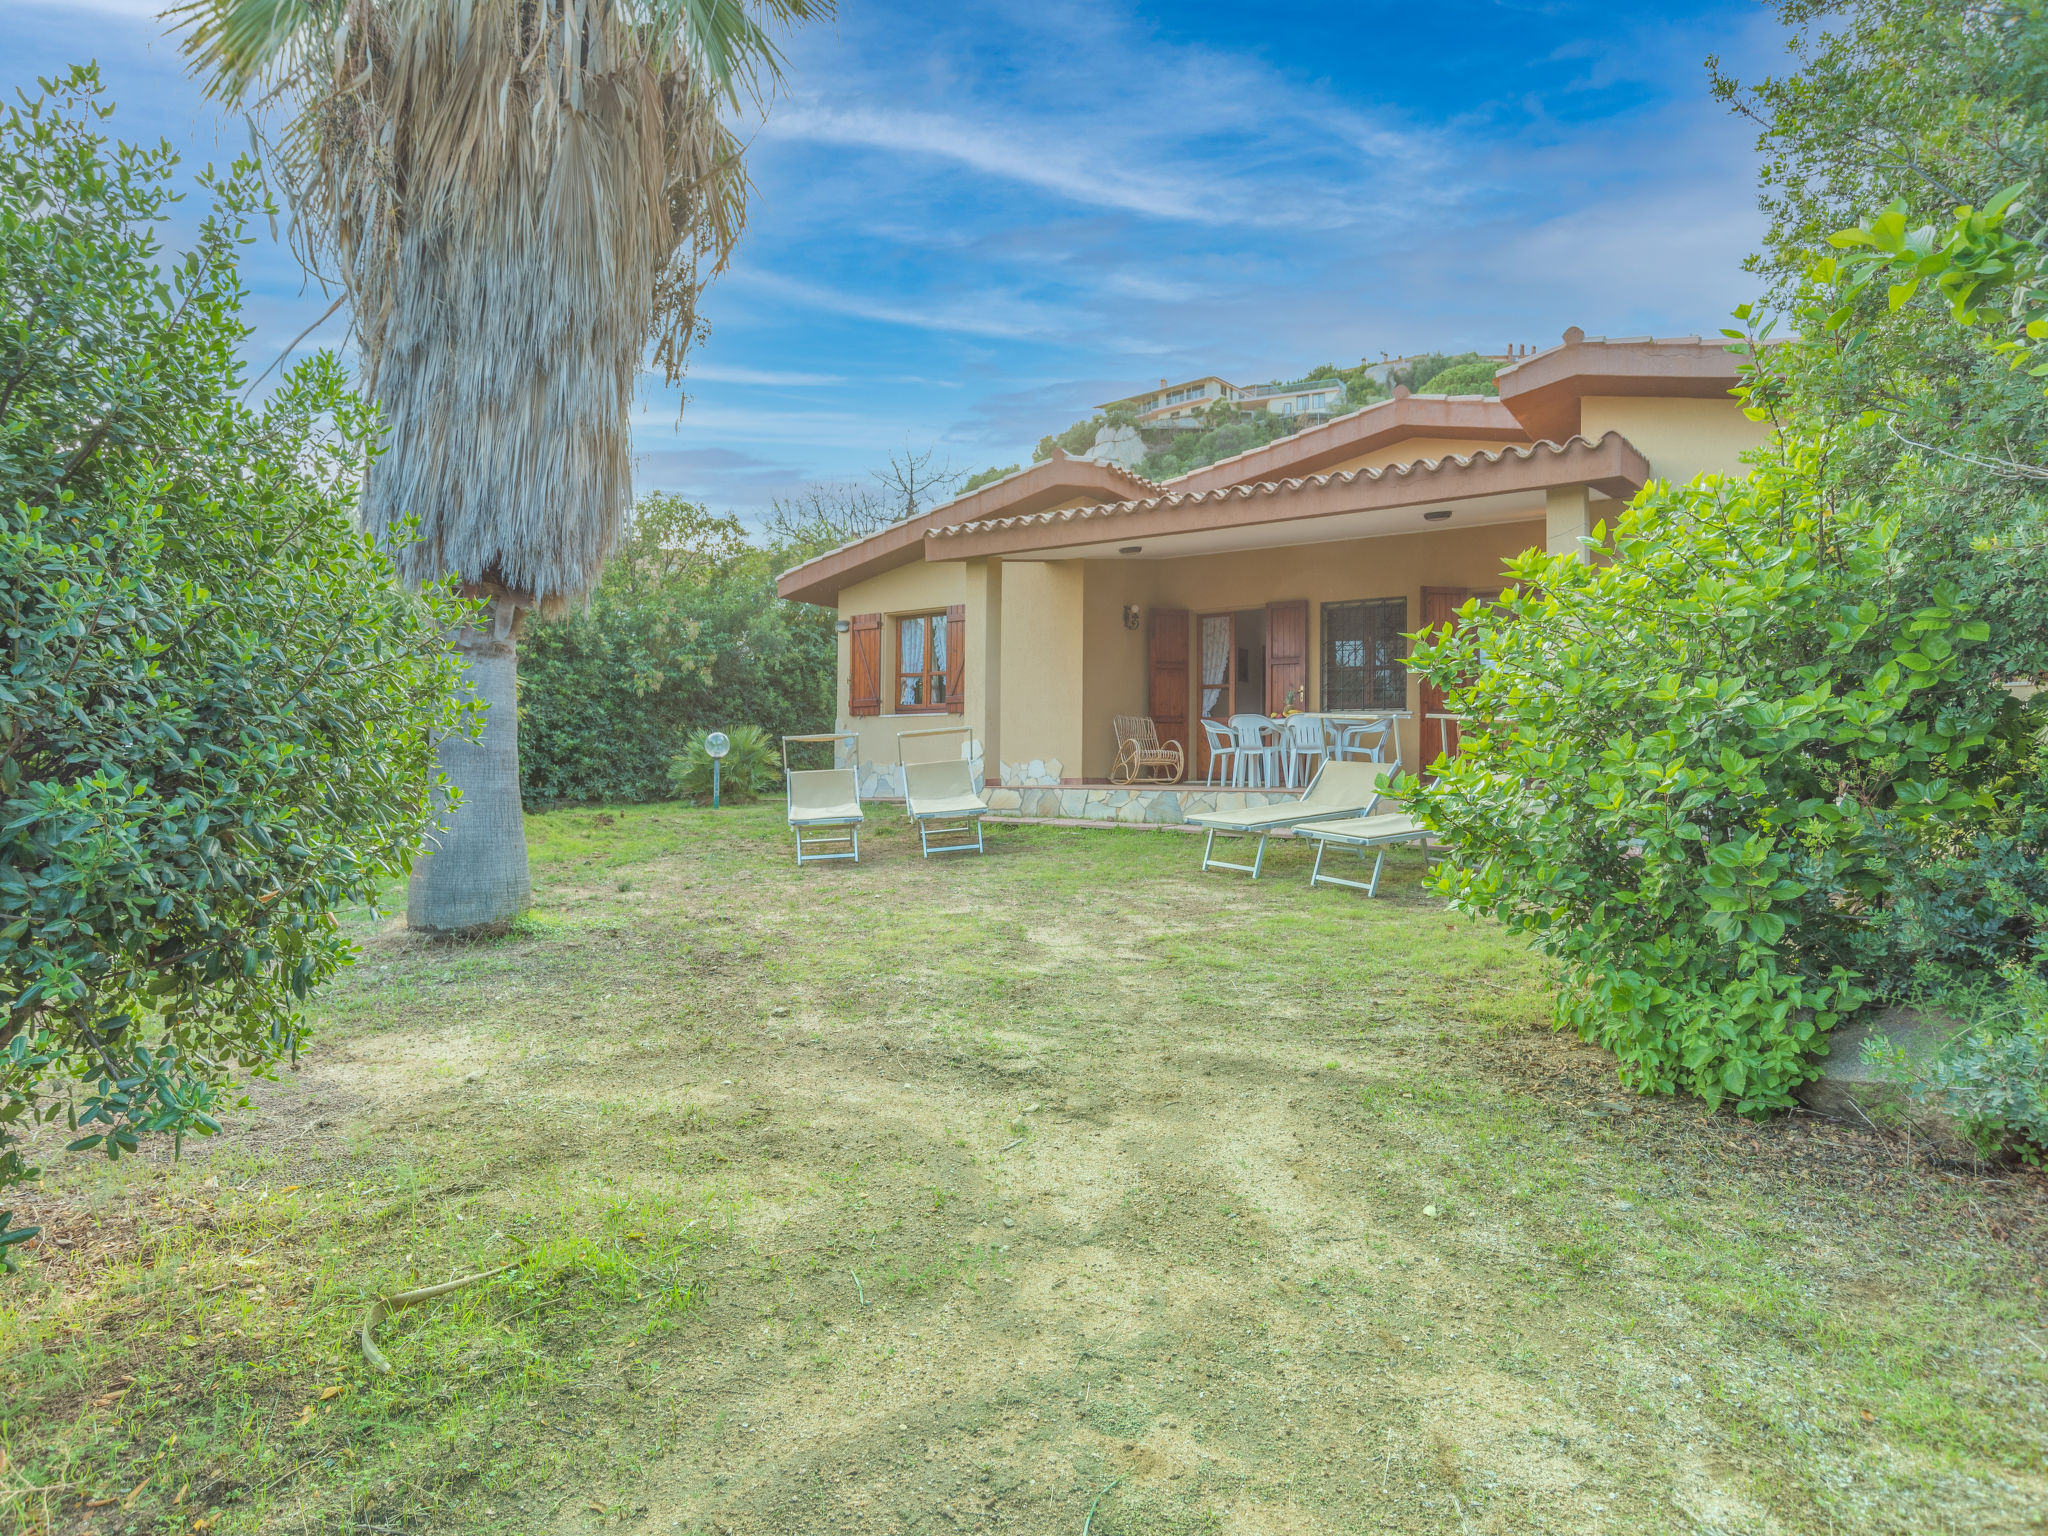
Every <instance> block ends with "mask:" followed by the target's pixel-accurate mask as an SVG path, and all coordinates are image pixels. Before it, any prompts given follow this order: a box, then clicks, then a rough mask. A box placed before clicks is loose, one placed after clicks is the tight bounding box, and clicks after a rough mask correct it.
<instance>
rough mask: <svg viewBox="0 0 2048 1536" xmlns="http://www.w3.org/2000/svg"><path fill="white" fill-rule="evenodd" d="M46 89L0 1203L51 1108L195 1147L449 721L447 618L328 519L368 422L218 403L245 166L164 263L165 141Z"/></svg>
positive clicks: (309, 365) (11, 360) (295, 1002)
mask: <svg viewBox="0 0 2048 1536" xmlns="http://www.w3.org/2000/svg"><path fill="white" fill-rule="evenodd" d="M45 89H46V91H47V92H49V94H47V95H45V96H44V97H43V98H40V99H38V100H36V101H34V102H32V103H29V104H27V105H26V106H24V107H22V108H19V109H17V110H15V111H12V112H10V113H9V114H7V116H6V117H5V119H4V120H0V291H4V295H5V298H4V310H5V314H6V317H7V318H6V320H5V322H4V323H0V629H4V633H5V644H6V667H5V670H4V673H0V809H4V817H0V1001H4V1004H5V1013H4V1015H0V1187H4V1186H6V1185H8V1184H12V1183H15V1182H18V1181H19V1180H21V1179H23V1178H25V1177H30V1176H32V1174H33V1170H31V1169H28V1168H26V1167H25V1166H24V1164H23V1160H22V1158H21V1156H20V1147H19V1137H18V1133H19V1131H20V1130H21V1128H22V1127H23V1126H24V1125H25V1124H31V1123H36V1122H47V1121H49V1120H51V1119H53V1118H55V1117H57V1116H58V1115H60V1114H64V1113H69V1114H71V1115H72V1116H74V1117H75V1125H76V1129H77V1131H78V1132H79V1135H78V1138H77V1139H76V1140H75V1141H74V1142H73V1143H72V1145H73V1146H74V1147H75V1148H93V1147H97V1148H101V1149H103V1150H104V1151H105V1152H106V1154H107V1155H109V1156H116V1155H118V1154H119V1153H121V1152H123V1151H133V1150H135V1149H136V1147H137V1146H138V1145H139V1142H140V1138H141V1137H143V1136H145V1135H149V1134H155V1133H162V1134H168V1135H170V1136H172V1137H174V1138H182V1137H183V1136H185V1135H187V1134H192V1133H195V1132H197V1133H202V1134H203V1133H207V1132H211V1131H212V1130H214V1129H216V1128H217V1120H216V1118H215V1117H216V1114H217V1112H218V1106H219V1103H220V1096H221V1095H222V1093H223V1092H225V1091H229V1090H230V1085H231V1083H232V1081H233V1079H234V1076H235V1074H236V1073H237V1072H242V1073H253V1072H261V1071H263V1070H265V1069H266V1068H267V1067H268V1066H269V1065H270V1064H271V1063H274V1062H275V1061H277V1060H278V1059H279V1058H280V1057H281V1056H283V1055H285V1054H287V1053H288V1052H290V1051H291V1050H292V1049H293V1047H294V1045H295V1043H296V1038H297V1035H296V1031H297V1024H296V1022H295V1020H296V1015H297V1010H298V1006H299V1003H300V1000H301V999H303V998H304V997H305V995H306V994H307V992H308V991H310V990H311V989H312V988H313V987H315V986H317V985H319V983H320V982H321V981H323V980H324V979H326V978H327V977H328V976H330V975H332V974H333V973H334V972H335V970H336V969H337V968H338V967H340V966H342V965H343V964H345V963H347V960H348V958H349V946H348V944H347V942H346V940H345V939H344V938H343V937H342V936H341V934H340V933H339V932H338V931H337V928H336V924H335V920H334V915H333V914H334V912H335V909H336V908H337V907H339V906H341V905H343V904H345V903H353V902H359V901H364V900H367V899H371V898H373V897H374V896H375V895H376V893H377V892H378V890H379V889H380V888H381V887H382V886H383V885H384V884H385V883H386V882H387V881H389V880H391V879H392V878H393V877H395V876H396V875H397V874H399V873H400V872H401V871H402V870H403V869H404V868H405V866H406V864H407V862H408V860H409V858H410V856H411V850H412V849H413V848H414V847H415V846H416V845H417V844H418V842H419V840H420V837H421V835H422V834H423V833H424V832H425V830H426V829H427V827H428V826H429V790H430V783H431V781H432V777H433V773H434V752H433V743H434V741H435V739H436V737H437V736H438V735H439V734H440V733H442V732H444V731H446V730H448V729H451V728H455V727H457V726H458V725H459V724H460V723H461V722H462V713H461V711H459V710H458V709H457V707H456V706H455V704H454V703H453V699H454V686H455V683H456V680H457V677H458V672H457V669H456V667H455V665H454V662H453V661H452V659H451V657H450V655H449V653H448V652H447V650H446V648H445V646H444V645H443V644H442V641H441V639H440V635H441V631H442V627H443V625H444V624H446V623H448V622H450V621H451V620H452V619H453V618H454V617H455V616H456V613H457V609H456V608H455V606H454V605H453V604H452V603H450V602H449V601H447V600H446V599H444V598H443V597H441V596H439V595H435V594H429V595H428V596H427V597H425V598H421V597H415V596H411V595H408V594H407V593H406V592H405V591H404V590H402V589H401V588H400V587H399V586H398V584H397V583H396V582H394V581H393V580H392V577H391V570H390V567H389V565H388V564H387V562H386V561H385V559H384V558H383V556H382V555H380V554H379V553H378V552H377V551H376V550H375V549H374V548H373V547H372V546H371V545H370V544H369V543H368V542H367V541H366V540H365V538H364V537H363V536H362V535H361V534H360V533H358V532H357V530H356V528H355V526H354V524H353V522H352V521H351V517H350V511H351V507H352V505H353V498H354V495H355V487H356V485H357V484H358V482H359V481H360V478H361V473H362V467H363V463H364V458H365V454H366V451H367V447H368V444H369V442H370V438H371V433H372V429H373V421H372V418H371V416H370V414H369V411H368V409H367V408H366V407H365V406H364V405H363V404H362V402H361V401H360V400H359V399H358V398H357V396H356V395H355V394H354V393H353V391H351V390H350V389H349V387H348V384H347V381H346V379H345V378H344V377H343V375H342V373H341V370H340V368H339V366H338V365H337V364H336V363H335V361H334V360H333V358H332V357H329V356H325V355H323V356H320V357H316V358H314V359H312V360H311V361H309V362H306V363H304V364H302V365H300V366H299V367H298V368H297V369H295V370H294V371H292V372H291V373H290V374H289V375H288V376H287V377H286V378H285V379H284V380H283V382H282V383H281V385H280V386H279V387H278V389H277V390H276V392H275V393H274V394H273V395H272V396H271V398H270V400H269V401H268V403H267V404H265V405H263V406H261V407H260V408H256V407H251V406H248V405H245V404H243V403H241V396H242V394H243V390H244V379H243V376H242V370H241V367H240V365H239V364H238V362H237V361H236V349H237V347H238V346H239V344H240V343H241V341H242V340H243V338H244V336H245V335H246V334H247V327H245V326H244V325H243V324H242V322H241V320H240V318H239V310H240V303H241V299H242V289H241V287H240V283H239V281H238V279H237V277H236V273H235V250H236V246H237V245H238V244H239V243H240V242H241V240H242V233H241V232H242V228H243V225H244V221H245V219H246V218H247V216H248V215H249V214H250V213H251V212H252V211H253V210H255V209H256V208H257V207H258V206H259V198H258V192H257V188H258V184H257V181H256V179H255V174H254V169H253V167H252V166H250V165H248V164H247V163H243V164H239V165H237V166H236V167H235V169H234V170H233V171H232V172H231V173H229V174H228V175H227V176H226V177H224V178H219V179H217V180H216V179H211V178H209V179H208V180H206V181H205V182H204V185H206V186H207V187H208V189H209V191H210V193H211V196H212V210H211V212H210V213H209V214H208V215H207V217H206V218H205V219H204V220H203V222H202V223H201V225H200V228H199V232H198V238H197V244H196V247H195V249H194V250H192V251H191V252H190V253H189V254H186V255H184V256H182V257H180V258H178V259H176V260H174V261H171V262H168V263H162V262H161V253H160V250H159V247H158V244H157V239H156V233H155V231H156V228H157V226H158V225H159V224H160V223H161V222H162V221H163V219H164V217H165V215H166V213H167V212H168V205H169V204H170V202H171V201H172V199H173V196H174V194H173V191H172V186H171V178H172V176H173V173H174V169H175V166H176V159H175V157H174V156H173V155H172V153H171V152H170V150H169V148H168V146H163V147H160V148H157V149H139V148H135V147H133V146H129V145H125V144H119V143H114V142H109V141H108V140H107V139H105V138H103V137H102V136H100V135H99V134H98V133H97V132H96V131H95V127H94V124H95V123H96V122H97V121H98V120H99V119H101V118H103V117H104V116H105V115H106V113H107V111H108V110H109V109H106V108H104V107H102V106H101V105H100V102H99V85H98V81H97V79H96V77H95V76H94V74H93V73H92V71H90V70H78V71H74V72H73V74H72V75H71V76H70V77H69V78H68V79H66V80H65V81H63V82H61V83H50V84H46V87H45ZM4 1251H5V1248H4V1243H0V1252H4Z"/></svg>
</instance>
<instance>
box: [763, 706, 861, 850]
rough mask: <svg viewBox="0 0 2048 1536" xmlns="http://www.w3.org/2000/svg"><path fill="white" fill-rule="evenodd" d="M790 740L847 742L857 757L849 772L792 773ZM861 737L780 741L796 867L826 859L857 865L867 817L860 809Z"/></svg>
mask: <svg viewBox="0 0 2048 1536" xmlns="http://www.w3.org/2000/svg"><path fill="white" fill-rule="evenodd" d="M793 741H829V742H833V743H835V744H836V743H838V742H842V741H851V742H852V743H853V744H854V752H855V755H856V761H855V765H854V766H853V767H851V768H808V769H793V768H791V767H790V766H789V744H790V743H791V742H793ZM859 751H860V738H859V737H858V736H856V735H855V734H854V733H853V732H852V731H836V732H828V733H826V734H825V735H822V736H785V737H783V738H782V781H783V783H784V785H785V786H787V794H788V800H789V829H790V831H792V832H794V833H795V834H796V861H797V864H798V865H799V866H801V865H804V864H816V863H820V862H822V861H824V860H826V859H852V860H853V861H854V862H855V863H859V862H860V828H861V823H862V822H863V821H864V820H866V818H865V817H864V816H863V815H862V814H861V809H860V769H859V762H858V754H859ZM842 844H843V845H844V851H842V852H839V853H813V852H812V851H811V850H812V849H814V848H832V847H838V846H840V845H842Z"/></svg>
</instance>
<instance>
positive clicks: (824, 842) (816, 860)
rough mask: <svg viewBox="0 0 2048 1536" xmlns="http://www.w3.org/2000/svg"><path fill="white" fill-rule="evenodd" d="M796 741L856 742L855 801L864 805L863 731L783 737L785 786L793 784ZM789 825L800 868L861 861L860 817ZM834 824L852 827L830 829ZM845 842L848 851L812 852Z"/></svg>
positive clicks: (854, 757)
mask: <svg viewBox="0 0 2048 1536" xmlns="http://www.w3.org/2000/svg"><path fill="white" fill-rule="evenodd" d="M792 741H829V742H833V743H835V744H836V743H838V742H842V741H850V742H852V743H853V803H854V804H855V805H859V804H860V733H859V732H858V731H825V732H822V733H820V734H818V735H815V736H785V737H783V738H782V782H783V783H784V784H785V785H787V784H788V783H789V744H790V743H791V742H792ZM837 755H838V754H837V753H836V752H835V753H834V756H835V757H836V756H837ZM787 793H788V792H787V790H785V791H784V795H785V799H786V798H787ZM789 827H790V830H791V831H792V832H794V833H796V862H797V867H798V868H799V869H801V868H802V867H803V866H804V865H806V864H823V863H826V862H828V861H830V860H832V859H851V860H853V862H854V863H856V864H858V863H859V862H860V828H861V824H860V822H859V821H857V820H852V819H841V820H837V821H818V822H812V823H811V824H810V825H809V826H799V825H798V824H797V823H796V822H794V821H792V822H791V823H790V824H789ZM833 827H846V828H849V829H850V830H848V831H845V832H834V831H831V830H829V829H831V828H833ZM806 832H808V833H810V834H811V835H810V840H809V841H808V842H807V841H805V839H804V834H805V833H806ZM842 843H843V844H845V845H846V851H845V852H843V853H812V852H811V851H810V850H811V849H813V848H830V847H834V846H836V845H838V844H842Z"/></svg>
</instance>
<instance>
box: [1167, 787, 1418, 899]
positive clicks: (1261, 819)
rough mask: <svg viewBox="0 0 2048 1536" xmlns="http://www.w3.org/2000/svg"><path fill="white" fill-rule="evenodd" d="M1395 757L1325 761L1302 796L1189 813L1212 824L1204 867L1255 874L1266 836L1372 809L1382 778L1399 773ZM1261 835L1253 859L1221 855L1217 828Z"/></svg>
mask: <svg viewBox="0 0 2048 1536" xmlns="http://www.w3.org/2000/svg"><path fill="white" fill-rule="evenodd" d="M1395 771H1396V770H1395V766H1394V765H1393V764H1392V763H1346V762H1339V761H1337V760H1335V759H1331V760H1330V761H1328V762H1326V763H1324V764H1323V766H1322V767H1321V768H1320V769H1318V770H1317V772H1316V776H1315V778H1314V779H1312V780H1310V781H1309V786H1308V791H1307V792H1306V793H1305V794H1303V795H1302V797H1301V798H1300V799H1299V800H1282V801H1280V802H1278V803H1277V804H1274V805H1261V806H1254V807H1252V808H1251V809H1249V810H1243V811H1207V812H1204V813H1203V814H1202V815H1200V816H1190V817H1189V818H1188V825H1189V826H1192V827H1206V828H1208V829H1209V840H1208V842H1207V844H1206V845H1204V847H1203V849H1202V868H1203V869H1205V870H1210V869H1240V870H1243V871H1245V872H1246V873H1247V874H1249V875H1250V876H1251V877H1252V878H1253V879H1254V880H1256V879H1258V878H1259V870H1260V868H1261V866H1263V865H1264V864H1265V862H1266V839H1267V838H1268V837H1270V836H1272V834H1273V833H1275V832H1287V831H1292V830H1293V829H1294V828H1296V827H1299V826H1301V825H1303V824H1304V823H1308V822H1315V821H1324V820H1329V821H1335V820H1338V819H1341V818H1345V817H1358V816H1364V815H1366V814H1368V813H1369V812H1370V811H1371V810H1372V807H1373V802H1374V801H1375V800H1377V799H1379V797H1380V780H1381V779H1382V778H1383V777H1385V776H1387V775H1390V774H1392V773H1394V772H1395ZM1218 832H1221V833H1223V834H1225V835H1226V836H1238V837H1256V838H1258V840H1259V847H1258V851H1257V853H1255V854H1254V855H1253V856H1252V861H1251V863H1249V864H1232V863H1230V862H1229V861H1228V860H1225V859H1219V858H1217V857H1216V856H1215V855H1216V834H1217V833H1218Z"/></svg>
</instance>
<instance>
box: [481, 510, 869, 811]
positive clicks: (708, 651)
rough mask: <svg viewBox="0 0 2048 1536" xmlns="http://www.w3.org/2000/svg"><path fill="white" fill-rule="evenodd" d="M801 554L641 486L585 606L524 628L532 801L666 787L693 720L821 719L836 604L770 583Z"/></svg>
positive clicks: (642, 795)
mask: <svg viewBox="0 0 2048 1536" xmlns="http://www.w3.org/2000/svg"><path fill="white" fill-rule="evenodd" d="M801 553H803V552H802V551H793V550H790V549H787V548H784V547H782V546H781V545H780V544H779V543H777V544H771V545H770V546H768V547H765V548H764V547H761V546H759V545H757V544H754V543H752V542H750V541H749V540H748V539H747V537H746V534H745V532H744V530H743V529H741V527H740V525H739V524H738V523H737V522H736V521H734V520H733V519H731V518H729V517H713V516H712V515H710V514H709V513H707V512H705V511H704V510H703V509H702V508H701V507H696V506H693V505H691V504H690V503H687V502H682V501H678V500H677V499H675V498H674V497H670V496H664V495H658V494H657V495H653V496H648V497H645V498H643V499H642V500H641V503H640V505H639V507H638V508H637V509H636V511H635V515H634V523H633V528H632V531H631V533H630V534H629V536H628V538H627V540H626V542H625V544H624V546H623V547H622V548H621V549H620V551H619V553H618V554H617V555H616V556H615V557H614V558H613V560H612V563H611V565H610V566H609V567H608V568H607V569H606V572H605V576H604V580H603V581H602V582H600V583H599V585H598V588H597V590H596V591H595V592H594V593H593V594H592V596H591V600H590V603H589V605H588V607H587V608H585V609H584V610H583V611H581V612H579V613H576V614H574V615H572V616H570V617H567V618H563V619H557V620H551V621H543V622H531V623H529V624H528V625H527V627H526V628H525V630H524V631H523V632H522V634H521V636H520V644H519V761H520V779H521V783H522V786H523V788H524V793H525V800H526V805H527V808H528V809H529V810H539V809H544V808H546V807H548V806H553V805H563V804H570V803H577V802H590V801H636V800H663V799H667V798H669V797H670V796H671V795H672V794H673V793H674V790H673V789H672V788H671V787H670V785H669V779H668V764H669V760H670V759H671V758H672V757H674V756H675V755H676V754H677V753H678V752H680V751H682V749H683V744H684V742H685V740H686V739H687V738H688V736H689V734H690V733H691V732H692V731H696V730H704V729H712V730H726V731H730V730H731V729H732V728H733V727H734V726H738V725H758V726H760V727H761V728H762V729H763V730H765V731H767V732H768V733H769V734H770V735H771V736H777V735H780V734H782V733H784V732H797V731H817V730H826V729H829V728H830V726H831V723H832V717H833V688H834V676H833V668H834V663H835V658H836V643H835V640H834V636H833V630H832V623H833V619H834V617H835V615H834V614H833V613H832V612H831V611H830V610H829V609H824V608H816V607H812V606H810V605H807V604H800V603H787V602H784V601H783V600H782V599H781V598H779V597H777V596H776V595H775V572H776V571H777V570H779V569H782V568H783V567H785V566H787V565H788V564H791V563H793V558H794V557H795V556H797V555H799V554H801Z"/></svg>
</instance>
